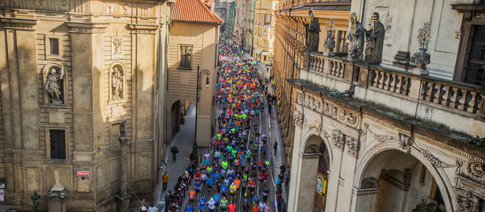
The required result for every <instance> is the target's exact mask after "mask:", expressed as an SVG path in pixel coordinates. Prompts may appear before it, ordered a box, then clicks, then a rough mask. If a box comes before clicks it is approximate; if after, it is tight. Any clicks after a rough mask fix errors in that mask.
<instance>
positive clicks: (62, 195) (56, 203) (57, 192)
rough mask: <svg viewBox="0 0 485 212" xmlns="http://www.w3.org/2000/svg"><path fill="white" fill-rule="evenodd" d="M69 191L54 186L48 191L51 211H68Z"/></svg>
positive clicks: (48, 202) (47, 196)
mask: <svg viewBox="0 0 485 212" xmlns="http://www.w3.org/2000/svg"><path fill="white" fill-rule="evenodd" d="M67 195H68V192H67V191H65V190H64V188H52V190H51V191H50V192H49V193H47V195H46V198H47V207H48V208H49V211H50V212H66V211H67V210H66V199H67Z"/></svg>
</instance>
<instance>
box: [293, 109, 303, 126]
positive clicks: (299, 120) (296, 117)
mask: <svg viewBox="0 0 485 212" xmlns="http://www.w3.org/2000/svg"><path fill="white" fill-rule="evenodd" d="M293 118H294V120H295V125H296V126H298V127H301V126H302V125H303V121H304V119H303V113H302V112H300V111H298V110H295V113H294V114H293Z"/></svg>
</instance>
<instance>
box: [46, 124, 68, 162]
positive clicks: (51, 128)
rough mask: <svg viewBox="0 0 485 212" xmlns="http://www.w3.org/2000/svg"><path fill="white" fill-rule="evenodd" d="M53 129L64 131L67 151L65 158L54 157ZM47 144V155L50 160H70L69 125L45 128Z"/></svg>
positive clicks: (65, 151)
mask: <svg viewBox="0 0 485 212" xmlns="http://www.w3.org/2000/svg"><path fill="white" fill-rule="evenodd" d="M51 130H62V131H64V148H65V150H64V153H65V158H64V159H56V158H52V152H51ZM45 136H46V139H45V144H46V157H47V159H48V160H59V161H65V160H69V159H70V158H69V137H68V136H69V131H68V128H67V127H46V128H45Z"/></svg>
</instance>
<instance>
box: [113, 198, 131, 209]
mask: <svg viewBox="0 0 485 212" xmlns="http://www.w3.org/2000/svg"><path fill="white" fill-rule="evenodd" d="M115 198H116V204H117V208H118V210H117V211H121V212H124V211H128V209H129V206H130V198H131V195H126V196H120V195H115Z"/></svg>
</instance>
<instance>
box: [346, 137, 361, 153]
mask: <svg viewBox="0 0 485 212" xmlns="http://www.w3.org/2000/svg"><path fill="white" fill-rule="evenodd" d="M345 143H346V144H347V151H348V152H349V153H350V154H352V155H353V156H354V157H355V158H358V157H359V151H360V142H359V139H355V138H352V137H350V136H345Z"/></svg>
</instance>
